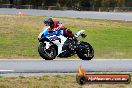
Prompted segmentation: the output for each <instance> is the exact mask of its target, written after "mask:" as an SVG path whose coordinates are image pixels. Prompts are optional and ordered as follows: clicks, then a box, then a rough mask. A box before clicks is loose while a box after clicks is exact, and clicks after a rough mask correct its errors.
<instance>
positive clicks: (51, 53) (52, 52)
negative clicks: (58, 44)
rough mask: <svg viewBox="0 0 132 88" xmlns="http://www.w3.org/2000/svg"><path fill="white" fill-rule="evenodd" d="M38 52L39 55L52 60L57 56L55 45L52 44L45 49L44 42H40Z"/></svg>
mask: <svg viewBox="0 0 132 88" xmlns="http://www.w3.org/2000/svg"><path fill="white" fill-rule="evenodd" d="M38 52H39V55H40V56H41V57H42V58H43V59H45V60H53V59H55V57H56V56H57V50H56V48H55V45H52V46H50V47H49V49H46V45H45V44H44V43H40V44H39V47H38Z"/></svg>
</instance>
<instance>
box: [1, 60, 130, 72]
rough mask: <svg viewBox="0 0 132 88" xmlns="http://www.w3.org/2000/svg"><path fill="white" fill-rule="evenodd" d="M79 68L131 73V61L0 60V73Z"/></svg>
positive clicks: (63, 70) (65, 70) (71, 70)
mask: <svg viewBox="0 0 132 88" xmlns="http://www.w3.org/2000/svg"><path fill="white" fill-rule="evenodd" d="M79 66H82V68H84V69H85V70H86V72H111V71H112V72H132V60H128V59H124V60H120V59H93V60H91V61H82V60H57V59H56V60H53V61H46V60H41V59H40V60H39V59H36V60H0V73H1V74H4V73H76V72H77V71H78V68H79Z"/></svg>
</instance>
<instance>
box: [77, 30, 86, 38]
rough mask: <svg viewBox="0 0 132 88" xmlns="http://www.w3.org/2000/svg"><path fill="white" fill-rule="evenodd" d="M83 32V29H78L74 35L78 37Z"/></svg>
mask: <svg viewBox="0 0 132 88" xmlns="http://www.w3.org/2000/svg"><path fill="white" fill-rule="evenodd" d="M84 32H85V30H80V31H78V32H76V34H75V37H79V36H80V35H81V34H83V33H84Z"/></svg>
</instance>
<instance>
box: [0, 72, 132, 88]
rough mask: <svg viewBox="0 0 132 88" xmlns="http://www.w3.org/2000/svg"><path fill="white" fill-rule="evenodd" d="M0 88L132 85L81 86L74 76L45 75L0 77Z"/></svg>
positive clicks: (95, 87)
mask: <svg viewBox="0 0 132 88" xmlns="http://www.w3.org/2000/svg"><path fill="white" fill-rule="evenodd" d="M101 74H102V73H101ZM131 76H132V74H131ZM0 88H132V83H130V84H86V85H83V86H81V85H79V84H77V82H76V75H50V76H49V75H45V76H34V77H23V76H19V77H0Z"/></svg>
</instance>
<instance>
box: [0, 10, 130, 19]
mask: <svg viewBox="0 0 132 88" xmlns="http://www.w3.org/2000/svg"><path fill="white" fill-rule="evenodd" d="M20 11H23V12H24V13H25V15H33V16H55V17H71V18H88V19H108V20H123V21H132V13H131V12H94V11H93V12H92V11H72V10H65V11H60V10H35V9H5V8H1V9H0V14H3V15H5V14H15V15H18V13H19V12H20Z"/></svg>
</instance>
